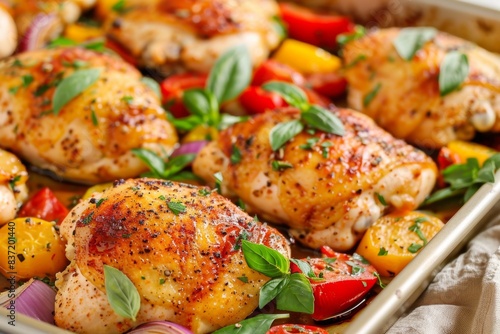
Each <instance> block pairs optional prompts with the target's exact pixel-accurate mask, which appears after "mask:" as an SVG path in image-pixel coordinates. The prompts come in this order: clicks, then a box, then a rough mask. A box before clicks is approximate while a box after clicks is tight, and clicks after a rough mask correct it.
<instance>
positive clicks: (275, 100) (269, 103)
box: [239, 86, 287, 115]
mask: <svg viewBox="0 0 500 334" xmlns="http://www.w3.org/2000/svg"><path fill="white" fill-rule="evenodd" d="M239 100H240V103H241V105H242V106H243V108H245V109H246V111H247V112H248V113H249V114H252V115H254V114H262V113H264V112H266V111H268V110H274V109H276V108H280V107H283V106H285V105H287V103H286V102H285V100H283V98H282V97H281V96H280V95H279V94H277V93H274V92H268V91H266V90H264V89H262V88H260V87H256V86H250V87H248V88H247V89H245V91H244V92H243V93H242V94H241V95H240V97H239Z"/></svg>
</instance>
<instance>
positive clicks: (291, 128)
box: [269, 120, 304, 151]
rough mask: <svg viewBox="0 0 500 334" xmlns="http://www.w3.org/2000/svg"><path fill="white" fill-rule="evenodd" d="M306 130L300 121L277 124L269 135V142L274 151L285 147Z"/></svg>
mask: <svg viewBox="0 0 500 334" xmlns="http://www.w3.org/2000/svg"><path fill="white" fill-rule="evenodd" d="M303 129H304V125H302V123H301V122H300V121H299V120H293V121H289V122H285V123H279V124H276V125H275V126H274V127H273V128H272V129H271V132H270V133H269V141H270V142H271V148H272V149H273V151H276V150H278V149H279V148H281V146H283V145H285V143H286V142H287V141H289V140H290V139H292V138H293V137H295V136H296V135H298V134H299V133H301V132H302V130H303Z"/></svg>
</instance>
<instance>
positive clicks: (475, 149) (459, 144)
mask: <svg viewBox="0 0 500 334" xmlns="http://www.w3.org/2000/svg"><path fill="white" fill-rule="evenodd" d="M447 147H448V148H449V149H450V151H452V152H453V153H456V154H457V155H458V156H459V157H460V160H461V161H463V162H465V161H467V158H476V159H477V161H478V162H479V165H483V163H484V161H485V160H486V159H488V158H489V157H491V156H492V155H493V154H495V153H498V152H497V151H495V150H494V149H492V148H490V147H488V146H484V145H480V144H476V143H471V142H466V141H461V140H453V141H451V142H449V143H448V145H447Z"/></svg>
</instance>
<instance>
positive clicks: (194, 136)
mask: <svg viewBox="0 0 500 334" xmlns="http://www.w3.org/2000/svg"><path fill="white" fill-rule="evenodd" d="M217 138H219V131H217V129H216V128H214V127H213V126H208V125H205V124H202V125H198V126H196V127H195V128H194V129H193V130H191V131H189V132H188V133H187V134H186V135H185V136H184V137H183V138H182V143H189V142H192V141H198V140H209V141H210V140H216V139H217Z"/></svg>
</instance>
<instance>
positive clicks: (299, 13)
mask: <svg viewBox="0 0 500 334" xmlns="http://www.w3.org/2000/svg"><path fill="white" fill-rule="evenodd" d="M280 12H281V18H282V19H283V21H284V22H285V24H286V25H287V26H288V35H289V36H290V37H291V38H294V39H297V40H299V41H302V42H305V43H309V44H312V45H316V46H319V47H322V48H325V49H332V48H335V46H336V45H337V36H338V35H340V34H345V33H350V32H352V31H354V23H353V22H352V21H351V20H350V19H349V18H348V17H346V16H340V15H331V14H330V15H329V14H319V13H315V12H313V11H311V10H310V9H308V8H305V7H301V6H298V5H294V4H290V3H280Z"/></svg>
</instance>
